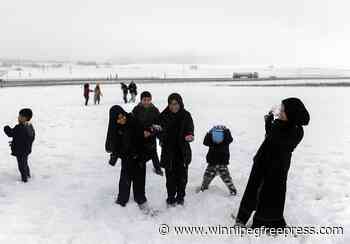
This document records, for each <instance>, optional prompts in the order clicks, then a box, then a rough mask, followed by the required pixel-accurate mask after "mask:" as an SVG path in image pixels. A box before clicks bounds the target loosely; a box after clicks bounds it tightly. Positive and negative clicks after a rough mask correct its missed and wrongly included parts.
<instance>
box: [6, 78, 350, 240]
mask: <svg viewBox="0 0 350 244" xmlns="http://www.w3.org/2000/svg"><path fill="white" fill-rule="evenodd" d="M102 89H103V90H102V91H103V93H104V97H103V98H102V104H101V105H99V106H94V105H90V106H88V107H84V106H83V98H82V87H80V86H65V87H25V88H3V89H0V104H1V107H0V112H1V113H0V114H1V116H0V125H1V127H2V126H4V125H6V124H8V123H10V125H11V126H13V125H15V123H16V117H17V113H18V110H19V109H20V108H22V107H31V108H32V109H33V111H34V118H33V124H34V126H35V129H36V132H37V138H36V141H35V144H34V147H33V153H32V155H31V156H30V166H31V169H32V173H33V178H32V179H31V180H30V182H29V183H28V184H26V185H24V184H22V183H19V182H18V181H19V175H18V172H17V168H16V162H15V158H13V157H11V156H10V153H9V150H10V149H9V147H8V141H9V138H7V137H6V136H5V135H4V134H1V133H0V158H1V161H0V216H1V219H0V243H6V244H10V243H26V244H32V243H33V244H34V243H35V244H37V243H40V244H41V243H54V244H56V243H67V244H68V243H71V244H77V243H84V244H87V243H92V244H93V243H96V244H105V243H108V244H109V243H203V242H208V243H213V242H215V243H216V242H220V243H232V242H233V240H234V241H235V242H238V243H349V241H350V239H349V236H348V235H347V232H348V230H349V228H350V188H349V182H350V162H349V161H350V155H349V153H348V152H346V150H345V148H347V147H349V145H350V121H349V120H348V116H347V114H346V105H347V104H350V97H349V95H348V93H349V90H348V89H344V88H292V87H290V88H272V87H270V88H259V87H245V88H244V87H228V86H214V85H212V84H157V85H156V84H153V85H151V84H148V85H140V88H139V91H142V90H146V89H147V90H150V91H151V92H152V93H153V96H154V103H155V104H156V105H157V106H159V107H160V108H161V109H163V108H164V107H165V105H166V99H167V96H168V95H169V94H170V93H171V92H174V91H177V92H179V93H181V94H182V95H183V98H184V102H185V106H186V108H187V109H188V110H189V111H190V112H191V113H192V116H193V118H194V123H195V137H196V140H195V142H194V143H193V144H192V150H193V161H192V164H191V165H190V169H189V184H188V188H187V197H186V205H185V207H176V208H174V209H166V206H165V198H166V191H165V178H164V177H159V176H157V175H155V174H154V173H153V171H152V164H151V163H148V170H147V180H146V181H147V186H146V191H147V197H148V199H149V203H150V204H151V205H152V206H153V207H154V208H157V209H160V210H161V213H160V214H159V215H158V216H157V217H153V218H152V217H149V216H145V215H142V214H141V213H140V211H139V210H138V207H137V205H136V204H135V203H134V202H133V201H130V203H129V204H128V205H127V207H126V208H121V207H119V206H117V205H115V204H114V202H113V201H114V196H115V194H116V183H117V181H118V179H119V171H120V165H119V164H117V166H116V167H114V168H113V167H111V166H109V165H108V163H107V161H108V155H107V154H106V153H105V151H104V141H105V134H106V128H107V121H108V117H107V116H108V110H109V108H110V107H111V106H112V105H114V104H121V101H122V99H121V91H120V87H119V86H112V85H110V86H107V85H106V86H103V87H102ZM289 96H298V97H300V98H302V100H303V101H304V102H305V104H306V105H307V107H308V109H309V111H310V113H311V124H310V125H309V126H308V127H306V128H305V137H304V140H303V141H302V143H301V145H299V147H298V148H297V150H296V151H295V153H294V155H293V161H292V165H291V169H290V173H289V179H288V193H287V201H286V208H285V217H286V220H287V222H288V224H289V225H291V226H309V225H312V226H343V227H344V231H345V234H344V235H343V236H337V237H332V236H308V237H298V238H293V237H289V238H279V237H277V238H274V237H268V236H264V237H261V238H254V237H249V236H246V237H243V238H239V237H235V236H226V235H222V236H219V235H207V236H201V235H182V236H181V235H176V234H175V233H174V231H171V233H170V234H169V235H160V234H159V231H158V229H159V227H160V225H161V224H168V225H169V226H170V227H173V226H177V225H191V226H197V225H204V226H208V225H219V224H220V225H222V226H225V225H227V226H230V225H232V224H233V221H232V219H231V218H230V214H231V213H232V212H233V213H236V212H237V209H238V206H239V202H240V199H241V197H242V191H243V190H244V188H245V184H246V182H247V179H248V175H249V172H250V169H251V165H252V158H253V156H254V154H255V152H256V150H257V148H258V147H259V145H260V143H261V142H262V140H263V137H264V124H263V115H264V113H265V112H266V111H267V110H268V109H270V108H271V107H272V106H273V105H275V104H278V103H279V102H280V101H281V100H282V99H283V98H286V97H289ZM132 106H133V105H131V104H129V105H126V106H125V108H126V109H127V110H128V111H130V110H131V109H132ZM215 124H226V125H227V126H228V127H230V128H231V131H232V134H233V136H234V139H235V141H234V143H233V144H232V145H231V164H230V166H229V168H230V171H231V174H232V176H233V179H234V183H235V184H236V186H237V188H238V190H239V195H238V196H237V197H230V196H229V194H228V191H227V189H226V188H225V186H224V184H223V183H222V182H221V180H220V179H219V178H217V179H215V180H214V181H213V183H212V186H211V188H210V189H209V190H208V191H207V192H204V193H200V194H196V193H195V188H196V187H197V186H198V185H199V184H200V183H201V180H202V175H203V172H204V169H205V166H206V163H205V154H206V150H207V149H206V148H205V147H204V146H202V140H203V138H204V135H205V133H206V131H207V130H208V129H209V128H210V127H211V126H213V125H215ZM170 230H172V229H170Z"/></svg>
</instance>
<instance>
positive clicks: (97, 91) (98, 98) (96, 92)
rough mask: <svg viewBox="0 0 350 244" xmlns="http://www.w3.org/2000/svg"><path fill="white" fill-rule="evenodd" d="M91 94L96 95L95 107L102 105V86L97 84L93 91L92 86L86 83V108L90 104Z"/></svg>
mask: <svg viewBox="0 0 350 244" xmlns="http://www.w3.org/2000/svg"><path fill="white" fill-rule="evenodd" d="M90 92H93V93H94V104H95V105H96V104H100V101H101V97H102V96H103V94H102V91H101V86H100V84H99V83H97V84H96V86H95V88H94V89H93V90H91V89H90V84H89V83H85V84H84V98H85V106H87V105H88V104H89V99H90Z"/></svg>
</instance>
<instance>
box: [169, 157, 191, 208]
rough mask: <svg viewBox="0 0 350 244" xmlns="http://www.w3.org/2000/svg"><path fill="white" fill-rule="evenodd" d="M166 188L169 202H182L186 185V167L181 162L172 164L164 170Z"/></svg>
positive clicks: (177, 161)
mask: <svg viewBox="0 0 350 244" xmlns="http://www.w3.org/2000/svg"><path fill="white" fill-rule="evenodd" d="M165 177H166V188H167V192H168V200H169V201H170V202H172V201H174V200H175V199H176V200H183V199H184V197H185V195H186V185H187V179H188V166H187V165H185V164H184V162H183V160H176V161H174V162H173V164H172V167H171V168H165Z"/></svg>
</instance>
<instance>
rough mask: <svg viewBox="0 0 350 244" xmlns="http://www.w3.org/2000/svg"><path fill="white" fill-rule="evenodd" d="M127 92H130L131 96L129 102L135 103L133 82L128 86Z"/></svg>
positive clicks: (135, 94) (135, 90)
mask: <svg viewBox="0 0 350 244" xmlns="http://www.w3.org/2000/svg"><path fill="white" fill-rule="evenodd" d="M128 89H129V92H130V95H131V98H130V101H129V102H133V103H134V102H135V101H136V96H137V86H136V84H135V82H134V81H132V82H131V83H130V84H129V87H128Z"/></svg>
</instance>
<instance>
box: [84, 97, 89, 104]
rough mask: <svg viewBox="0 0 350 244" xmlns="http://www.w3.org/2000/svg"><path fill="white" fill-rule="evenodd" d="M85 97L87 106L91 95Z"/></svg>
mask: <svg viewBox="0 0 350 244" xmlns="http://www.w3.org/2000/svg"><path fill="white" fill-rule="evenodd" d="M84 97H85V106H87V105H88V103H89V96H84Z"/></svg>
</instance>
